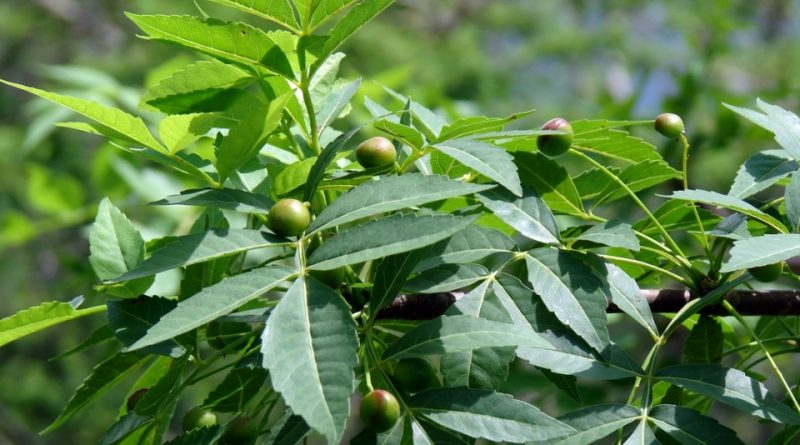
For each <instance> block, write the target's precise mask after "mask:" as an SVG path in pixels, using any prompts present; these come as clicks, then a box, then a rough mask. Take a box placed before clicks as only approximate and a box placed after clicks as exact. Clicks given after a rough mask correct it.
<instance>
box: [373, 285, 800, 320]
mask: <svg viewBox="0 0 800 445" xmlns="http://www.w3.org/2000/svg"><path fill="white" fill-rule="evenodd" d="M642 294H644V297H645V299H646V300H647V302H648V303H650V310H651V311H653V312H654V313H674V312H678V311H679V310H680V309H681V308H682V307H683V306H685V305H686V304H687V303H688V302H689V301H690V300H691V299H694V298H698V296H697V295H691V294H690V293H689V291H687V290H682V289H643V290H642ZM463 296H464V292H444V293H438V294H417V295H401V296H399V297H397V298H396V299H395V300H394V302H393V303H392V304H391V305H389V306H387V307H386V308H384V309H383V310H381V312H380V314H379V315H378V317H379V318H384V319H403V320H429V319H432V318H436V317H438V316H440V315H442V314H444V313H445V311H446V310H447V308H449V307H450V305H452V304H453V303H455V302H456V300H458V299H459V298H461V297H463ZM725 299H726V300H727V301H728V302H730V303H731V305H732V306H733V307H734V308H736V310H737V311H738V312H739V313H740V314H742V315H800V290H773V291H748V290H733V291H731V292H729V293H728V294H727V295H725ZM608 312H609V313H619V312H620V310H619V308H618V307H617V306H616V305H614V304H613V303H611V304H610V305H609V307H608ZM703 312H704V313H708V314H713V315H724V314H727V311H725V310H724V309H722V307H720V306H718V305H714V306H709V307H708V308H706V310H704V311H703Z"/></svg>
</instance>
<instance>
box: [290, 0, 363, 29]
mask: <svg viewBox="0 0 800 445" xmlns="http://www.w3.org/2000/svg"><path fill="white" fill-rule="evenodd" d="M300 1H301V2H306V1H310V2H311V4H313V5H314V6H313V11H312V13H311V15H310V17H309V21H308V26H309V28H310V29H315V28H317V27H318V26H319V25H321V24H323V23H325V22H326V21H327V20H328V19H330V18H331V17H333V16H335V15H336V14H338V13H339V11H341V10H343V9H345V8H347V7H348V6H350V5H352V4H354V3H356V0H300Z"/></svg>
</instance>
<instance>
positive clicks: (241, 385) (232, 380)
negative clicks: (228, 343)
mask: <svg viewBox="0 0 800 445" xmlns="http://www.w3.org/2000/svg"><path fill="white" fill-rule="evenodd" d="M266 380H267V371H266V370H265V369H262V368H255V367H254V368H234V369H231V372H229V373H228V375H226V376H225V378H224V379H223V380H222V382H221V383H220V384H219V385H217V387H216V388H214V390H212V391H211V393H210V394H209V395H208V397H206V400H205V401H203V406H204V407H207V408H209V409H212V410H214V411H217V412H220V413H237V412H244V410H245V405H247V403H248V402H249V401H250V400H252V398H253V397H255V396H256V395H258V391H259V390H260V389H261V387H262V386H263V384H264V382H265V381H266Z"/></svg>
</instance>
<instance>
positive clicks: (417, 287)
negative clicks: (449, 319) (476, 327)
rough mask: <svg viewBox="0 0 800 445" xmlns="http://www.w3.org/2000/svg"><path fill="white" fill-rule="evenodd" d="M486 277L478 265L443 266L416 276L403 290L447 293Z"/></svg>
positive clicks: (486, 274)
mask: <svg viewBox="0 0 800 445" xmlns="http://www.w3.org/2000/svg"><path fill="white" fill-rule="evenodd" d="M488 275H489V271H488V270H487V269H486V268H485V267H483V266H481V265H479V264H443V265H441V266H438V267H435V268H433V269H428V270H426V271H424V272H422V273H421V274H419V275H417V276H416V277H414V278H413V279H412V280H410V281H408V282H407V283H406V284H405V285H404V286H403V289H405V290H407V291H409V292H413V293H419V294H434V293H439V292H449V291H452V290H456V289H461V288H465V287H467V286H469V285H471V284H473V283H476V282H478V281H481V280H485V279H486V278H487V277H488ZM475 315H477V314H475Z"/></svg>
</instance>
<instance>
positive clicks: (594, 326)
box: [525, 248, 610, 352]
mask: <svg viewBox="0 0 800 445" xmlns="http://www.w3.org/2000/svg"><path fill="white" fill-rule="evenodd" d="M525 264H526V265H527V267H528V282H529V283H530V284H531V285H532V286H533V290H534V291H536V293H537V294H538V295H539V296H540V297H541V298H542V301H543V302H544V304H545V305H546V306H547V308H548V309H550V311H552V312H553V313H554V314H555V315H556V317H558V319H559V320H561V322H562V323H564V324H565V325H567V326H569V327H570V328H571V329H572V330H574V331H575V333H576V334H578V335H579V336H581V338H583V339H584V340H586V341H587V342H588V343H589V344H590V345H591V346H592V347H593V348H595V350H597V351H598V352H602V351H604V350H605V349H606V347H607V346H608V345H609V341H610V340H609V338H608V327H607V320H606V307H607V306H608V301H607V300H606V296H605V293H604V292H603V289H602V283H601V282H600V281H599V280H598V279H597V278H596V277H595V276H594V274H593V273H592V271H591V269H589V267H588V266H586V265H585V264H583V263H582V262H581V261H580V260H579V259H578V258H576V257H575V256H574V254H572V253H570V252H567V251H561V250H557V249H552V248H542V249H536V250H532V251H529V252H528V253H527V254H526V255H525Z"/></svg>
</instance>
